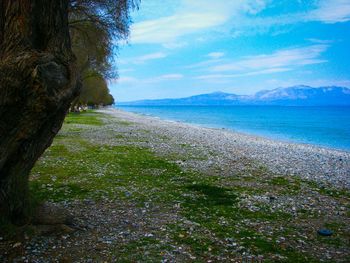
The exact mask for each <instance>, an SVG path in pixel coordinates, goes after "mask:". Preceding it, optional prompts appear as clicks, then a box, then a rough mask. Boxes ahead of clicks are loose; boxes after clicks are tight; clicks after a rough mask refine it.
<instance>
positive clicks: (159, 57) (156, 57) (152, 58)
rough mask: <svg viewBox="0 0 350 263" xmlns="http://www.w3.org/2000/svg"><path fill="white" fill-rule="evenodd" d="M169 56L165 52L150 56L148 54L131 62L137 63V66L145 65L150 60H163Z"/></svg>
mask: <svg viewBox="0 0 350 263" xmlns="http://www.w3.org/2000/svg"><path fill="white" fill-rule="evenodd" d="M166 56H167V55H166V54H165V53H163V52H156V53H150V54H146V55H143V56H140V57H135V58H133V59H131V62H133V63H135V64H142V63H145V62H146V61H149V60H154V59H161V58H165V57H166Z"/></svg>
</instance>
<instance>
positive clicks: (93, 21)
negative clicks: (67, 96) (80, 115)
mask: <svg viewBox="0 0 350 263" xmlns="http://www.w3.org/2000/svg"><path fill="white" fill-rule="evenodd" d="M136 6H137V1H130V0H129V1H128V0H122V1H111V0H99V1H89V0H85V1H84V0H83V1H78V0H76V1H71V2H70V9H69V28H70V35H71V39H72V48H73V52H74V54H75V55H76V57H77V65H78V70H79V74H80V77H81V79H80V80H81V84H82V87H81V95H80V96H79V97H78V98H77V99H76V100H75V103H78V104H88V105H96V104H103V105H109V104H111V103H113V102H114V100H113V99H111V98H112V95H110V93H109V90H108V87H107V82H106V80H107V79H108V78H110V77H115V76H116V73H115V71H114V70H113V66H112V63H113V50H114V48H115V45H114V44H113V43H115V42H117V41H118V40H121V39H124V38H126V37H127V35H128V33H129V31H128V29H129V27H128V26H129V23H130V17H129V13H128V12H127V10H128V9H129V8H135V7H136Z"/></svg>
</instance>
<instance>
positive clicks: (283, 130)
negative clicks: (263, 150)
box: [116, 106, 350, 152]
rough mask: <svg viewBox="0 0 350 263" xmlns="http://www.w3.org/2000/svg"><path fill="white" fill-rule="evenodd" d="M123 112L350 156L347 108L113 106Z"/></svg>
mask: <svg viewBox="0 0 350 263" xmlns="http://www.w3.org/2000/svg"><path fill="white" fill-rule="evenodd" d="M116 108H119V109H122V110H124V111H129V112H134V113H139V114H143V115H148V116H154V117H159V118H161V119H165V120H172V121H179V122H185V123H189V124H195V125H200V126H204V127H211V128H221V129H222V128H223V129H228V130H233V131H238V132H243V133H247V134H252V135H258V136H262V137H267V138H270V139H274V140H280V141H287V142H295V143H303V144H312V145H317V146H323V147H327V148H332V149H340V150H345V151H348V152H350V107H335V106H334V107H326V106H323V107H299V106H298V107H290V106H116Z"/></svg>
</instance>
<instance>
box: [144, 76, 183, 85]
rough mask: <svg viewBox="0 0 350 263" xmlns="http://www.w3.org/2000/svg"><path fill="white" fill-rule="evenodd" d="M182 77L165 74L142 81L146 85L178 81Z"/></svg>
mask: <svg viewBox="0 0 350 263" xmlns="http://www.w3.org/2000/svg"><path fill="white" fill-rule="evenodd" d="M183 77H184V76H183V75H182V74H165V75H160V76H157V77H153V78H149V79H146V80H144V81H145V82H147V83H150V82H161V81H168V80H179V79H182V78H183Z"/></svg>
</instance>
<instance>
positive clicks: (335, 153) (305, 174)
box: [99, 108, 350, 189]
mask: <svg viewBox="0 0 350 263" xmlns="http://www.w3.org/2000/svg"><path fill="white" fill-rule="evenodd" d="M99 111H100V112H103V113H107V114H110V115H112V116H114V117H117V118H119V119H122V120H125V121H129V122H131V123H133V124H134V125H136V126H138V127H139V128H145V129H149V130H151V131H153V132H155V133H156V134H159V135H167V136H169V135H170V137H172V138H173V139H172V140H170V141H169V145H170V146H171V147H172V148H173V149H176V145H175V144H176V142H180V141H182V142H181V143H189V144H190V145H195V146H194V147H192V148H196V149H193V150H194V151H197V152H198V154H201V151H203V152H204V155H208V154H207V151H208V150H209V151H213V152H215V156H214V157H210V156H209V158H208V160H207V161H206V162H204V163H201V164H193V165H192V166H194V167H195V168H196V169H197V168H201V167H205V168H206V169H207V168H210V167H211V166H222V167H225V166H228V167H227V168H224V170H225V169H226V170H227V169H228V170H230V169H234V170H236V172H237V171H239V170H240V169H238V168H237V167H231V168H230V162H234V163H237V162H238V160H240V159H242V158H243V159H245V160H246V161H247V162H249V163H250V164H253V165H255V166H259V165H260V166H261V165H263V166H266V167H267V168H268V169H269V170H271V171H272V172H273V173H276V174H282V175H297V176H300V177H301V178H302V179H305V180H311V181H316V182H318V183H321V184H330V185H333V186H335V187H337V188H346V189H350V152H347V151H344V150H338V149H331V148H326V147H321V146H316V145H310V144H301V143H294V142H284V141H278V140H273V139H270V138H266V137H262V136H257V135H250V134H246V133H242V132H238V131H233V130H230V129H221V128H208V127H203V126H199V125H193V124H188V123H184V122H178V121H172V120H164V119H161V118H159V117H153V116H149V115H141V114H138V113H132V112H127V111H123V110H120V109H115V108H105V109H101V110H99ZM177 151H178V152H179V149H178V150H177ZM185 166H188V168H193V167H191V165H188V164H186V165H185ZM200 170H203V169H200ZM204 170H205V169H204ZM224 173H229V172H228V171H225V172H224Z"/></svg>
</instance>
